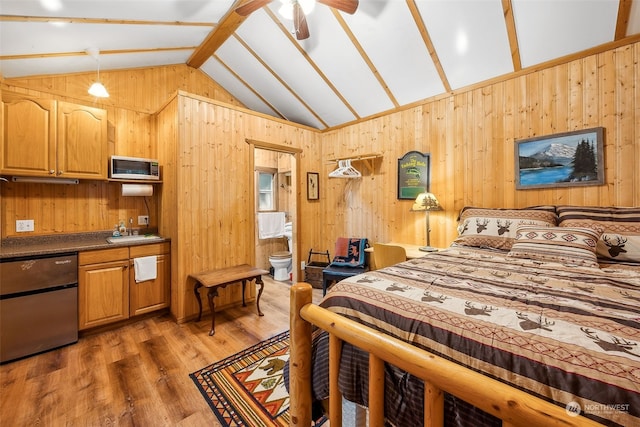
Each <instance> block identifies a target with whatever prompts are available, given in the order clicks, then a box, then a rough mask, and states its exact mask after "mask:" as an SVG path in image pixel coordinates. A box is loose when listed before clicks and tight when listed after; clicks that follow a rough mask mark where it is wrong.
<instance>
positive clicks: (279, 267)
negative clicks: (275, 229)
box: [269, 222, 293, 281]
mask: <svg viewBox="0 0 640 427" xmlns="http://www.w3.org/2000/svg"><path fill="white" fill-rule="evenodd" d="M284 237H286V238H287V246H288V248H289V251H279V252H275V253H273V254H271V255H270V256H269V263H270V264H271V266H272V267H273V279H274V280H277V281H286V280H289V279H290V275H291V271H292V269H291V259H292V255H291V239H292V238H293V231H292V227H291V223H290V222H287V223H286V224H285V225H284Z"/></svg>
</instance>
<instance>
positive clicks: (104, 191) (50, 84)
mask: <svg viewBox="0 0 640 427" xmlns="http://www.w3.org/2000/svg"><path fill="white" fill-rule="evenodd" d="M100 75H101V77H102V79H103V83H104V84H105V86H106V87H107V88H108V90H109V93H110V97H109V98H106V99H100V100H98V99H97V98H94V97H92V96H90V95H89V94H87V88H88V87H89V85H90V84H91V83H92V82H93V79H94V78H95V74H94V73H83V74H73V75H64V76H44V77H34V78H29V79H26V78H25V79H7V80H4V81H2V84H1V85H0V88H1V89H2V92H5V91H10V92H15V93H19V94H23V95H25V96H33V97H42V98H48V99H56V100H61V101H67V102H73V103H77V104H82V105H89V106H94V107H98V108H103V109H106V110H107V115H108V123H109V128H108V133H109V155H114V154H115V155H122V156H134V157H146V158H157V157H158V148H157V147H158V143H157V141H156V132H155V122H154V121H155V118H154V116H153V115H152V113H155V112H156V111H158V110H159V109H160V108H161V107H162V105H163V104H164V103H165V102H167V100H168V99H169V98H170V97H171V96H172V95H173V94H174V93H175V92H176V90H178V89H183V90H188V91H189V92H192V93H195V94H198V95H202V96H210V97H215V98H216V99H219V100H221V101H224V102H228V103H229V104H231V105H241V104H240V103H239V102H238V101H237V100H235V99H234V98H233V97H232V96H231V95H229V93H228V92H226V91H225V90H224V89H222V87H220V86H219V85H217V84H216V83H215V82H213V81H212V80H211V79H210V78H209V77H207V76H206V75H205V74H204V73H202V72H201V71H199V70H194V69H193V68H190V67H187V66H186V65H173V66H166V67H153V68H148V69H140V70H133V71H131V70H129V71H106V72H103V73H100ZM156 193H157V192H156ZM1 194H2V201H1V202H0V203H1V205H2V210H1V212H0V213H1V215H2V218H1V221H0V227H1V230H2V233H1V236H2V237H3V238H4V237H23V236H25V235H26V234H29V235H48V234H55V233H72V232H83V231H101V230H111V229H112V228H113V225H114V224H117V223H118V222H119V221H120V220H125V221H126V220H127V219H128V218H130V217H133V218H134V226H135V225H136V224H137V216H138V215H147V214H148V213H147V206H146V205H145V203H144V200H143V199H142V198H141V197H121V196H120V184H117V183H103V182H97V181H94V182H89V181H87V182H81V183H80V184H79V185H74V186H63V185H47V184H23V183H20V184H16V183H4V184H3V185H2V186H1ZM147 201H148V204H149V210H150V225H151V226H152V227H157V226H158V212H157V210H158V208H157V205H158V197H157V195H154V196H153V197H150V198H147ZM19 219H33V220H34V223H35V231H34V233H26V234H25V233H20V234H18V233H16V232H15V222H16V220H19Z"/></svg>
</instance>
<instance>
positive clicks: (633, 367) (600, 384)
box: [290, 206, 640, 426]
mask: <svg viewBox="0 0 640 427" xmlns="http://www.w3.org/2000/svg"><path fill="white" fill-rule="evenodd" d="M483 227H484V228H483ZM459 231H460V236H459V238H458V239H457V240H456V242H454V245H453V246H452V247H450V248H448V249H446V250H444V251H440V252H437V253H433V254H428V255H425V257H422V258H418V259H414V260H409V261H406V262H403V263H400V264H397V265H394V266H391V267H387V268H384V269H382V270H377V271H371V272H367V273H364V274H360V275H357V276H353V277H350V278H347V279H345V280H343V281H341V282H339V283H337V284H335V285H334V286H333V287H332V288H331V289H330V291H329V292H328V293H327V295H326V297H325V298H324V299H323V300H322V302H321V303H320V305H319V306H315V305H312V304H310V301H311V294H310V287H309V286H308V285H306V284H298V285H295V286H294V287H293V288H292V298H291V319H292V322H291V323H292V324H291V359H290V369H291V380H290V394H291V415H292V425H309V424H308V421H309V419H310V417H311V414H310V413H309V408H310V407H311V406H310V403H311V401H313V400H317V401H323V400H325V399H327V398H329V405H328V412H329V415H330V417H331V425H332V426H334V425H340V424H339V422H340V421H339V411H340V399H339V397H340V395H342V396H344V397H345V398H346V399H348V400H350V401H353V402H355V403H357V404H359V405H363V406H366V407H368V408H369V421H370V425H383V423H384V424H387V425H393V426H406V425H421V424H424V425H443V424H444V425H473V426H479V425H486V426H489V425H521V424H527V425H544V426H550V425H565V426H566V425H576V426H584V425H599V424H602V425H618V426H631V425H640V348H638V347H640V346H639V345H638V342H640V328H639V325H640V308H638V305H639V302H640V259H638V260H636V258H635V257H636V256H638V254H640V250H639V249H638V248H639V247H640V245H638V242H639V240H640V209H638V208H599V207H593V208H589V207H575V206H544V207H534V208H526V209H518V210H508V209H504V210H502V209H491V210H487V209H478V208H468V209H464V210H463V211H462V214H461V217H460V228H459ZM312 324H313V325H316V326H313V327H312ZM316 327H318V329H316ZM326 331H328V332H326ZM350 343H352V344H353V345H352V344H350ZM358 347H359V348H358ZM385 361H387V362H389V363H385ZM423 380H424V381H423ZM501 420H502V421H501Z"/></svg>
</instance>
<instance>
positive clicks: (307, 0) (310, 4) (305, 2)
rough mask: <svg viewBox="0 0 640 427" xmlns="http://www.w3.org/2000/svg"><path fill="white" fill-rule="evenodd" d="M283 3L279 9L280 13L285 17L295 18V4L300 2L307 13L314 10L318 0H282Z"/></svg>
mask: <svg viewBox="0 0 640 427" xmlns="http://www.w3.org/2000/svg"><path fill="white" fill-rule="evenodd" d="M280 3H282V5H281V6H280V8H279V9H278V13H279V14H280V16H282V17H283V18H284V19H288V20H290V21H291V20H293V5H294V4H295V3H298V4H299V5H300V7H301V8H302V11H303V12H304V14H305V15H308V14H310V13H311V12H313V9H314V8H315V6H316V0H280Z"/></svg>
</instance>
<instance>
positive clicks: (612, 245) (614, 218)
mask: <svg viewBox="0 0 640 427" xmlns="http://www.w3.org/2000/svg"><path fill="white" fill-rule="evenodd" d="M557 211H558V223H559V225H560V226H561V227H589V228H594V229H596V228H599V229H602V230H604V232H603V233H602V236H601V237H600V240H599V241H598V247H597V248H596V255H597V256H598V259H599V260H600V261H605V262H631V263H640V207H611V206H609V207H600V206H558V207H557Z"/></svg>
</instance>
